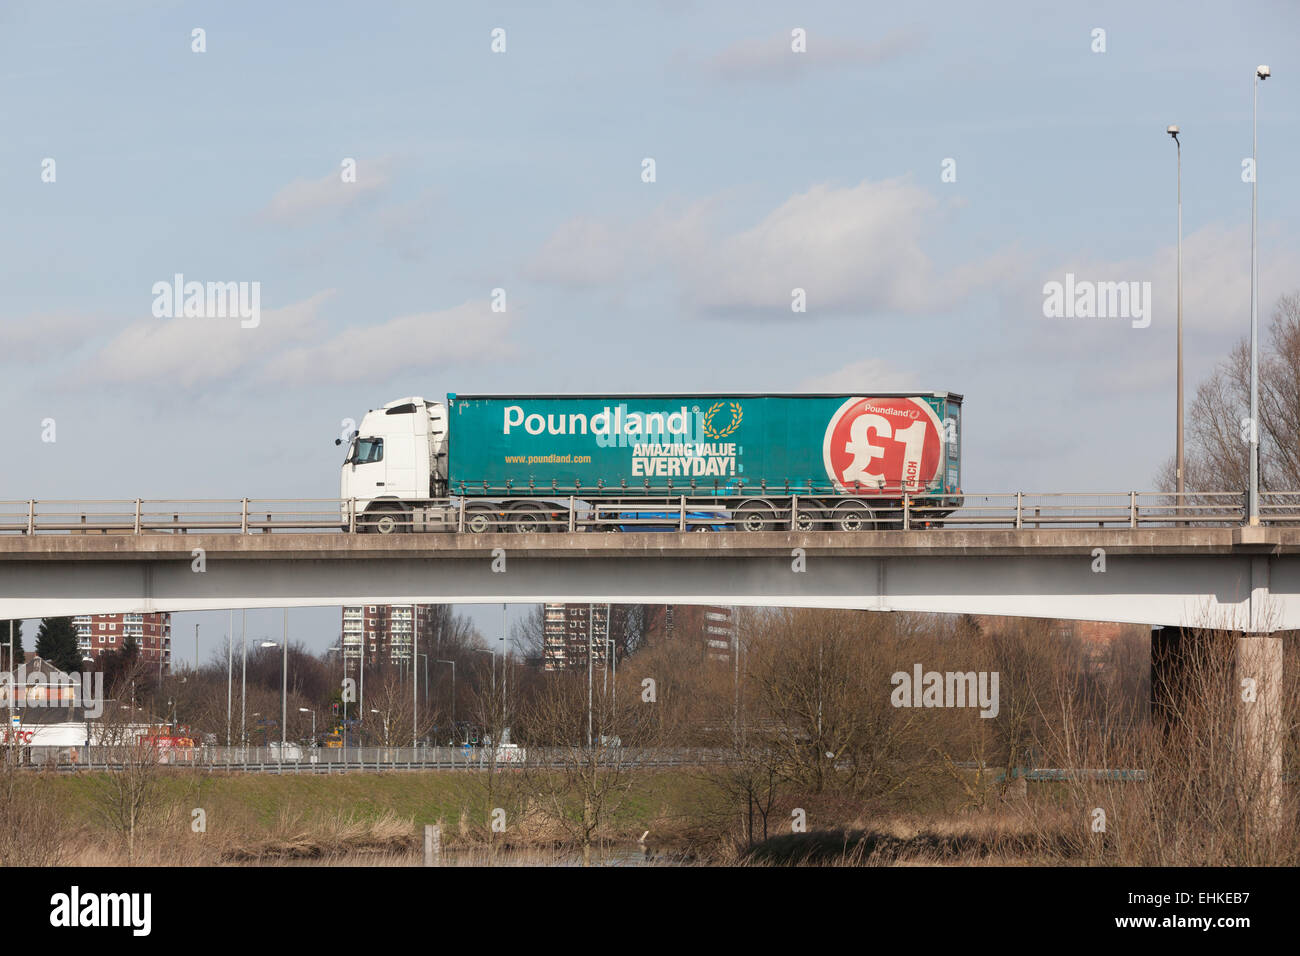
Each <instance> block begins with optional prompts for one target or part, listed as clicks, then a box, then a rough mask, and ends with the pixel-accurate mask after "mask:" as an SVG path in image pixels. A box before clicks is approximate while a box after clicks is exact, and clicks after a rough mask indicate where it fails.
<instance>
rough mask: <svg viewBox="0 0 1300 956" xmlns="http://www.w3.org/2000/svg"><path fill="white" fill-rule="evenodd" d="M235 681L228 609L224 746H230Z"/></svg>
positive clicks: (232, 631) (232, 612) (232, 622)
mask: <svg viewBox="0 0 1300 956" xmlns="http://www.w3.org/2000/svg"><path fill="white" fill-rule="evenodd" d="M234 683H235V609H234V608H231V609H230V627H229V628H228V629H227V630H226V746H227V747H229V746H230V716H231V713H232V711H233V705H234Z"/></svg>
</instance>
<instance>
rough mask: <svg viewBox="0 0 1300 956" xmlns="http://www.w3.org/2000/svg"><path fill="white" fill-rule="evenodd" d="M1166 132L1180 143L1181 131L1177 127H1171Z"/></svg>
mask: <svg viewBox="0 0 1300 956" xmlns="http://www.w3.org/2000/svg"><path fill="white" fill-rule="evenodd" d="M1165 132H1166V133H1168V134H1169V135H1170V136H1172V137H1173V138H1174V142H1175V143H1176V142H1178V133H1179V129H1178V127H1177V126H1171V127H1169V128H1168V129H1167V130H1165Z"/></svg>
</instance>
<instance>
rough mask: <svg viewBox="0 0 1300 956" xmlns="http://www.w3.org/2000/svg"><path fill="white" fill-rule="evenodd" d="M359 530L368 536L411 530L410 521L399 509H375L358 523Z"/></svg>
mask: <svg viewBox="0 0 1300 956" xmlns="http://www.w3.org/2000/svg"><path fill="white" fill-rule="evenodd" d="M359 525H360V527H361V530H362V531H363V532H368V533H370V534H397V533H398V532H399V531H409V530H410V529H411V522H410V519H409V518H408V517H407V513H406V512H405V511H403V510H402V509H401V508H376V509H375V510H374V511H371V512H368V513H367V514H366V515H365V516H364V517H363V518H362V519H361V521H360V522H359Z"/></svg>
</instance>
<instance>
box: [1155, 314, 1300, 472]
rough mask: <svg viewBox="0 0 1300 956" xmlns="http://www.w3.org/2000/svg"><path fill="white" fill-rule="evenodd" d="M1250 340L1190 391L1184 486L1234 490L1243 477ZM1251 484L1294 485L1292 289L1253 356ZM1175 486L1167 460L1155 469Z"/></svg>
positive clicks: (1299, 350) (1298, 466)
mask: <svg viewBox="0 0 1300 956" xmlns="http://www.w3.org/2000/svg"><path fill="white" fill-rule="evenodd" d="M1249 416H1250V343H1249V341H1248V340H1246V339H1243V340H1242V341H1240V342H1238V343H1237V345H1236V346H1235V347H1234V348H1233V350H1232V353H1231V354H1230V355H1229V356H1228V357H1227V358H1226V359H1225V360H1224V361H1223V362H1221V363H1220V364H1219V366H1218V367H1217V368H1216V369H1215V370H1214V373H1213V374H1212V375H1211V376H1210V377H1209V379H1207V380H1206V381H1205V382H1203V383H1202V384H1201V385H1200V387H1199V388H1198V389H1197V390H1196V397H1195V398H1194V399H1193V400H1192V402H1191V406H1190V408H1189V409H1188V429H1187V446H1186V449H1185V452H1184V457H1185V459H1186V462H1185V464H1186V470H1187V474H1186V476H1185V478H1186V486H1187V489H1188V490H1189V491H1236V490H1238V489H1244V488H1245V487H1246V485H1247V483H1248V481H1249V473H1250V460H1249V450H1250V445H1249V441H1248V439H1249V431H1248V422H1247V419H1248V418H1249ZM1259 443H1260V445H1259V484H1260V488H1261V489H1264V490H1272V491H1296V490H1300V292H1297V293H1292V294H1290V295H1285V296H1283V297H1282V298H1280V299H1279V300H1278V302H1277V305H1276V307H1275V308H1274V310H1273V317H1272V320H1271V322H1270V324H1269V328H1268V332H1267V341H1266V342H1265V343H1263V348H1262V349H1261V354H1260V362H1259ZM1158 481H1159V483H1160V485H1161V487H1162V488H1165V489H1172V488H1173V487H1174V486H1175V475H1174V462H1173V459H1170V460H1169V461H1168V462H1166V463H1165V465H1164V466H1163V468H1162V469H1161V471H1160V474H1159V476H1158Z"/></svg>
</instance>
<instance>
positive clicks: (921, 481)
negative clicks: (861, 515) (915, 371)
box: [822, 398, 943, 492]
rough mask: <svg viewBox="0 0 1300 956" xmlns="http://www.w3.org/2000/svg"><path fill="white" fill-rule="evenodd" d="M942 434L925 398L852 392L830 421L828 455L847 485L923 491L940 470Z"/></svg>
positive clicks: (829, 467)
mask: <svg viewBox="0 0 1300 956" xmlns="http://www.w3.org/2000/svg"><path fill="white" fill-rule="evenodd" d="M942 434H943V426H942V425H941V424H940V422H939V416H937V415H936V414H935V413H934V409H932V408H931V407H930V405H929V403H927V402H926V401H925V400H924V399H920V398H850V399H849V400H848V401H846V402H845V403H844V404H843V405H841V406H840V407H839V409H838V410H837V411H836V412H835V414H834V415H832V416H831V421H830V424H829V425H827V426H826V437H825V439H824V441H823V444H822V460H823V463H824V464H825V466H826V474H827V475H828V476H829V477H830V479H831V481H832V482H834V483H835V486H836V487H837V488H843V489H844V490H846V491H850V492H851V491H857V490H863V491H868V490H889V491H920V490H921V489H923V488H924V487H925V486H926V485H927V484H928V483H929V482H930V481H931V480H932V479H933V478H934V476H935V474H936V472H938V470H939V462H940V460H941V457H942V456H941V450H942V442H941V440H940V439H941V436H942Z"/></svg>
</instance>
